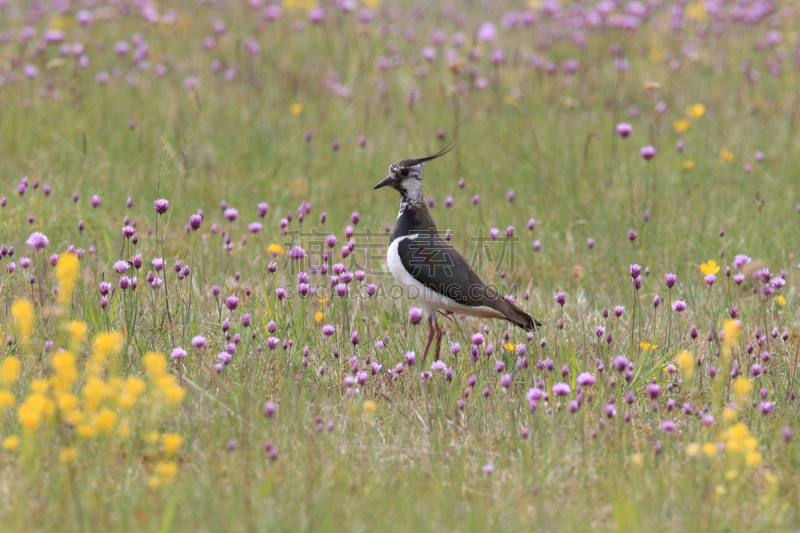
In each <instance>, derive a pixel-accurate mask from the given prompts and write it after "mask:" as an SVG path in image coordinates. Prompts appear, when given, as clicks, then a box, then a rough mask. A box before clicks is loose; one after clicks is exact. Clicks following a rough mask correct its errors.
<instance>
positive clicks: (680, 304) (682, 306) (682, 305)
mask: <svg viewBox="0 0 800 533" xmlns="http://www.w3.org/2000/svg"><path fill="white" fill-rule="evenodd" d="M686 307H687V306H686V302H684V301H683V300H676V301H675V302H674V303H673V304H672V310H673V311H677V312H678V313H683V312H684V311H686Z"/></svg>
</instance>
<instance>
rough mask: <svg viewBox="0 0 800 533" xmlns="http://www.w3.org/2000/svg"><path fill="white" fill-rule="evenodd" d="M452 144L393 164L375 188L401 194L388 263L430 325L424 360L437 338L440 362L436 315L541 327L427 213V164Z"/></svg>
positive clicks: (528, 329) (526, 328)
mask: <svg viewBox="0 0 800 533" xmlns="http://www.w3.org/2000/svg"><path fill="white" fill-rule="evenodd" d="M454 146H455V145H448V146H446V147H445V148H443V149H442V150H440V151H439V152H437V153H435V154H434V155H431V156H428V157H423V158H419V159H403V160H401V161H398V162H396V163H393V164H392V165H390V166H389V175H388V176H386V178H384V179H383V180H381V181H380V182H379V183H378V184H377V185H375V187H374V189H380V188H383V187H391V188H392V189H394V190H396V191H397V192H399V193H400V211H399V213H398V214H397V220H396V221H395V223H394V228H393V230H392V233H391V237H390V239H389V249H388V251H387V253H386V260H387V263H388V266H389V271H390V272H391V274H392V276H393V277H394V279H395V280H396V281H397V282H398V283H400V285H402V286H403V287H404V288H405V290H406V293H407V294H408V295H409V297H410V298H412V299H414V300H416V302H417V304H418V305H419V307H420V308H421V309H422V310H423V312H424V313H425V316H426V318H427V321H428V340H427V342H426V344H425V351H424V353H423V355H422V359H423V361H424V360H425V359H426V357H427V355H428V352H429V350H430V348H431V343H432V342H433V339H434V338H435V339H436V355H435V357H436V360H437V361H438V360H439V351H440V349H441V344H442V335H443V331H442V329H441V328H440V327H439V323H438V320H437V313H439V312H443V311H448V312H450V313H456V314H462V315H468V316H474V317H479V318H496V319H502V320H505V321H507V322H510V323H512V324H514V325H515V326H518V327H520V328H522V329H524V330H525V331H533V330H534V329H536V328H537V327H540V326H541V324H540V323H539V322H537V321H536V320H534V319H533V318H532V317H531V316H530V315H529V314H527V313H526V312H525V311H523V310H522V309H520V308H519V307H518V306H517V305H516V304H514V303H513V302H511V301H509V300H507V299H506V298H504V297H502V296H501V295H500V294H498V292H497V291H496V290H495V289H494V288H492V287H490V286H488V285H486V284H485V283H484V282H483V281H482V280H481V278H480V277H479V276H478V275H477V274H476V273H475V271H474V270H473V269H472V267H470V265H469V263H468V262H467V261H466V260H465V259H464V257H463V256H462V255H461V254H460V253H458V251H457V250H456V249H455V248H453V247H452V246H450V244H449V243H448V242H447V241H446V240H444V239H443V238H442V237H441V236H440V235H439V231H438V230H437V229H436V224H435V223H434V221H433V218H432V217H431V214H430V212H429V211H428V206H427V204H426V202H425V192H424V191H423V188H422V175H423V172H424V169H425V163H427V162H429V161H432V160H434V159H436V158H438V157H441V156H443V155H445V154H446V153H447V152H449V151H450V150H452V149H453V147H454Z"/></svg>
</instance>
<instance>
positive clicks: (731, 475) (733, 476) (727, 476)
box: [725, 470, 739, 481]
mask: <svg viewBox="0 0 800 533" xmlns="http://www.w3.org/2000/svg"><path fill="white" fill-rule="evenodd" d="M737 477H739V472H738V471H736V470H728V471H727V472H725V479H727V480H728V481H733V480H734V479H736V478H737Z"/></svg>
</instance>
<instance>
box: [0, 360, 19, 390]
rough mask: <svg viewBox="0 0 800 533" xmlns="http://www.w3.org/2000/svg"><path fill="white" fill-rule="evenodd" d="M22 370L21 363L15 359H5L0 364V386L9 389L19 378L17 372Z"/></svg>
mask: <svg viewBox="0 0 800 533" xmlns="http://www.w3.org/2000/svg"><path fill="white" fill-rule="evenodd" d="M21 368H22V363H20V362H19V359H17V358H16V357H6V358H5V359H3V362H2V363H0V384H2V385H5V386H6V387H9V386H11V385H13V383H14V382H15V381H17V378H18V377H19V371H20V369H21Z"/></svg>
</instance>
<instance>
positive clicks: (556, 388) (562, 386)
mask: <svg viewBox="0 0 800 533" xmlns="http://www.w3.org/2000/svg"><path fill="white" fill-rule="evenodd" d="M570 392H571V389H570V388H569V385H567V384H566V383H556V384H555V385H553V394H554V395H556V396H568V395H569V393H570Z"/></svg>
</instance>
